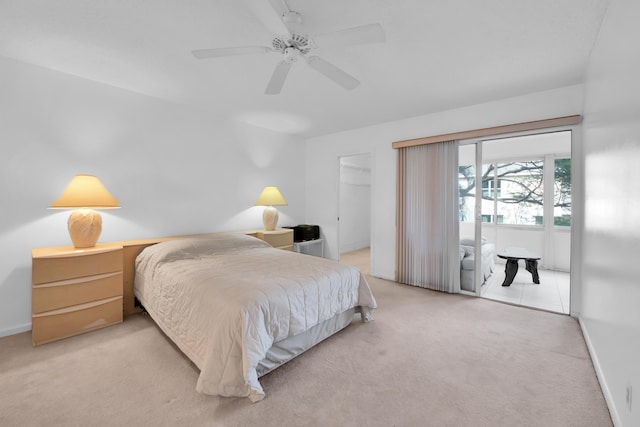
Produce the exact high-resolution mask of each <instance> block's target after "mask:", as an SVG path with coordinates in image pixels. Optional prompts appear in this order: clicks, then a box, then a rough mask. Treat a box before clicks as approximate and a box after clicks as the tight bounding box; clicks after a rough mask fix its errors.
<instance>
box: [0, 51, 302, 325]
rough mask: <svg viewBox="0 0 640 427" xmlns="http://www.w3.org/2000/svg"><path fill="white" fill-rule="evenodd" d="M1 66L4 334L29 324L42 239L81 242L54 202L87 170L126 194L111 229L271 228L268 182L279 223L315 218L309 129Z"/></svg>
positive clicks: (149, 232)
mask: <svg viewBox="0 0 640 427" xmlns="http://www.w3.org/2000/svg"><path fill="white" fill-rule="evenodd" d="M0 75H2V78H1V79H0V93H1V94H2V95H1V96H0V117H1V118H2V119H1V120H2V126H0V147H1V154H0V194H1V195H2V197H1V200H2V206H1V208H0V249H1V253H2V257H1V259H2V261H1V263H0V336H2V335H8V334H11V333H15V332H20V331H24V330H29V329H30V324H31V289H30V286H31V248H33V247H47V246H59V245H70V244H71V242H70V240H69V237H68V234H67V230H66V219H67V217H68V214H69V212H67V211H52V210H47V209H46V208H47V207H48V206H49V205H50V204H51V202H52V201H53V200H54V199H56V198H57V197H58V196H59V195H60V194H61V192H62V190H63V189H64V188H65V186H66V185H67V183H68V182H69V181H70V180H71V178H72V177H73V176H74V175H75V174H76V173H81V172H82V173H91V174H95V175H98V176H99V177H100V179H101V180H102V182H103V183H104V184H105V186H106V187H107V188H108V189H109V190H110V191H111V193H112V194H113V195H114V196H115V197H117V198H118V199H119V201H120V204H121V206H122V209H119V210H112V211H103V213H102V216H103V234H102V237H101V239H100V241H110V240H126V239H137V238H147V237H156V236H167V235H176V234H186V233H199V232H208V231H223V230H224V231H226V230H240V229H250V228H260V227H262V211H261V208H259V207H255V206H253V204H254V203H255V200H256V199H257V197H258V195H259V194H260V191H262V188H263V187H264V186H265V185H277V186H278V187H279V188H280V190H281V191H282V193H283V195H284V196H285V197H286V199H287V201H288V202H289V206H283V207H281V208H280V209H279V210H280V222H279V224H280V225H294V224H298V223H300V222H302V221H303V220H304V209H305V205H304V203H305V196H304V194H305V193H304V181H303V180H301V179H299V177H300V176H303V174H304V164H303V163H302V162H300V159H302V158H304V144H303V143H301V142H300V141H296V140H295V139H293V138H291V137H286V136H284V135H281V134H277V133H274V132H271V131H268V130H265V129H261V128H256V127H251V126H247V125H242V124H222V123H217V122H216V121H215V118H213V117H208V116H206V115H204V114H202V113H201V112H200V111H194V110H190V109H187V108H186V107H184V106H181V105H176V104H170V103H166V102H164V101H160V100H157V99H154V98H150V97H148V96H143V95H139V94H135V93H132V92H128V91H125V90H121V89H117V88H114V87H111V86H107V85H104V84H99V83H95V82H91V81H87V80H84V79H80V78H77V77H74V76H70V75H66V74H62V73H58V72H54V71H50V70H47V69H43V68H40V67H35V66H31V65H27V64H24V63H21V62H17V61H13V60H9V59H6V58H2V57H0Z"/></svg>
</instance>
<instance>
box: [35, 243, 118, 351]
mask: <svg viewBox="0 0 640 427" xmlns="http://www.w3.org/2000/svg"><path fill="white" fill-rule="evenodd" d="M31 255H32V270H31V274H32V281H31V283H32V287H31V320H32V341H33V345H34V346H36V345H40V344H45V343H48V342H51V341H56V340H59V339H62V338H67V337H70V336H73V335H78V334H81V333H84V332H89V331H93V330H95V329H100V328H104V327H106V326H110V325H114V324H116V323H120V322H122V313H123V305H122V294H123V289H122V288H123V286H122V285H123V268H122V265H123V262H122V260H123V258H122V257H123V249H122V245H121V244H110V243H100V244H98V245H96V246H95V247H92V248H87V249H75V248H74V247H70V246H63V247H54V248H39V249H33V250H32V253H31Z"/></svg>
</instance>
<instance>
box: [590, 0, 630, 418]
mask: <svg viewBox="0 0 640 427" xmlns="http://www.w3.org/2000/svg"><path fill="white" fill-rule="evenodd" d="M639 17H640V2H638V1H637V0H612V2H611V4H610V6H609V9H608V11H607V15H606V17H605V19H604V21H603V24H602V28H601V30H600V35H599V37H598V40H597V42H596V45H595V46H594V49H593V52H592V54H591V59H590V64H589V67H588V70H587V79H586V84H585V107H584V110H585V120H584V125H583V132H584V136H583V141H584V147H583V148H584V150H583V161H584V165H585V166H584V175H585V185H584V192H585V206H584V210H585V219H584V230H583V234H582V258H583V263H582V289H581V316H580V320H581V324H582V327H583V330H584V332H585V337H586V338H587V339H588V342H589V343H590V350H591V351H592V356H593V357H592V358H593V359H594V361H595V362H596V370H597V371H598V373H599V376H600V380H601V384H602V386H603V390H604V392H605V397H607V400H608V402H609V408H610V410H611V412H612V416H613V418H614V422H615V423H616V425H619V426H638V425H640V362H639V361H640V262H639V259H638V254H639V248H640V166H639V161H640V77H639V76H640V50H639V49H638V42H637V41H638V40H640V26H639V25H638V18H639ZM629 386H631V387H633V389H634V390H633V392H632V408H631V410H629V408H628V406H627V387H629ZM633 395H635V396H633Z"/></svg>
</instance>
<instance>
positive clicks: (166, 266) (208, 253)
mask: <svg viewBox="0 0 640 427" xmlns="http://www.w3.org/2000/svg"><path fill="white" fill-rule="evenodd" d="M134 292H135V295H136V297H137V298H138V299H139V300H140V302H141V303H142V305H143V306H144V307H145V309H146V310H147V311H148V313H149V314H150V315H151V317H152V318H153V319H154V321H155V322H156V323H157V324H158V326H159V327H160V328H161V329H162V330H163V332H164V333H165V334H166V335H167V336H168V337H169V338H170V339H171V340H172V341H173V342H174V343H175V344H176V345H177V346H178V347H179V348H180V349H181V350H182V351H183V352H184V353H185V354H186V355H187V356H188V357H189V358H190V359H191V360H192V361H193V362H194V363H195V365H196V366H197V367H198V368H199V369H200V376H199V378H198V382H197V384H196V389H197V390H198V391H199V392H202V393H206V394H212V395H221V396H246V397H249V398H250V399H251V400H252V401H258V400H261V399H263V398H264V395H265V393H264V390H263V389H262V387H261V385H260V383H259V381H258V377H259V374H258V367H260V371H261V373H264V372H266V371H268V370H270V369H272V368H273V367H275V366H276V365H277V363H276V364H274V362H269V358H266V359H265V357H266V356H267V354H269V352H270V350H272V348H275V349H276V350H277V349H278V347H277V346H275V347H274V344H276V343H279V342H282V343H292V342H293V343H295V342H296V339H294V338H293V337H296V336H299V337H304V336H305V335H304V334H305V333H307V332H308V331H311V332H313V331H314V330H326V328H324V326H322V327H316V326H318V325H325V326H326V325H328V324H329V325H330V324H331V320H330V319H333V318H339V317H340V316H343V317H342V319H343V320H341V322H340V326H339V328H338V329H341V328H342V327H344V316H345V313H347V314H346V316H349V313H351V318H353V311H351V312H350V310H354V311H355V310H357V311H360V313H361V317H362V320H363V321H368V320H370V319H371V311H372V310H373V309H374V308H376V301H375V298H374V296H373V294H372V292H371V289H370V288H369V285H368V283H367V281H366V279H365V277H364V276H363V275H362V274H361V273H360V272H359V271H358V270H357V269H355V268H354V267H351V266H349V265H346V264H342V263H339V262H337V261H333V260H327V259H324V258H318V257H312V256H308V255H304V254H298V253H295V252H289V251H283V250H279V249H274V248H272V247H271V246H269V245H268V244H267V243H265V242H264V241H262V240H259V239H256V238H254V237H250V236H246V235H243V234H236V233H216V234H212V235H208V236H200V237H192V238H187V239H180V240H172V241H167V242H163V243H159V244H157V245H153V246H150V247H148V248H146V249H145V250H144V251H142V253H141V254H140V255H139V256H138V258H137V259H136V274H135V281H134ZM347 318H348V317H347ZM314 327H316V328H315V329H314ZM324 335H326V332H325V333H323V337H324ZM301 340H302V341H305V340H304V339H302V338H301ZM287 347H289V346H287V345H284V346H282V348H287ZM273 352H274V351H273V350H272V351H271V353H270V354H272V355H273ZM276 354H277V352H276ZM280 359H281V357H276V360H280ZM283 360H284V359H283ZM265 361H266V366H265ZM261 363H262V365H261ZM270 364H271V365H270Z"/></svg>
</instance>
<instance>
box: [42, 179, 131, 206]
mask: <svg viewBox="0 0 640 427" xmlns="http://www.w3.org/2000/svg"><path fill="white" fill-rule="evenodd" d="M119 207H120V204H119V203H118V200H117V199H116V198H115V197H113V196H112V195H111V193H109V190H107V189H106V188H105V186H104V185H102V182H100V180H99V179H98V177H96V176H93V175H76V176H75V177H73V179H72V180H71V182H70V183H69V185H67V188H65V190H64V192H63V193H62V195H61V196H60V197H59V198H58V199H56V200H55V201H54V202H53V203H52V204H51V208H53V209H74V208H95V209H115V208H119Z"/></svg>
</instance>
